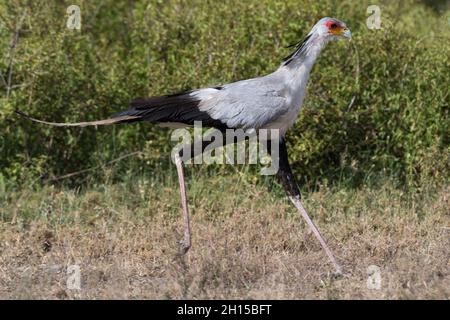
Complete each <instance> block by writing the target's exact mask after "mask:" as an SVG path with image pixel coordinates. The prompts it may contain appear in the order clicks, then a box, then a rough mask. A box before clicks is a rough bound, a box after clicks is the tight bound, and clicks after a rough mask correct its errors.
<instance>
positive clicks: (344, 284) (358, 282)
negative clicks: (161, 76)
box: [0, 177, 450, 299]
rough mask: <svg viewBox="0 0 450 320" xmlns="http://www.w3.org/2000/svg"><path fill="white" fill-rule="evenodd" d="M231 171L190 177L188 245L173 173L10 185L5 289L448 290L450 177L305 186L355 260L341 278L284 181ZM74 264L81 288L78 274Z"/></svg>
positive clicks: (180, 292) (58, 292) (398, 293)
mask: <svg viewBox="0 0 450 320" xmlns="http://www.w3.org/2000/svg"><path fill="white" fill-rule="evenodd" d="M194 180H195V179H193V178H192V177H191V181H190V185H191V186H192V185H195V184H196V183H197V182H196V181H194ZM226 181H227V182H224V181H223V180H222V181H220V180H219V181H216V182H212V183H210V184H209V185H207V186H205V185H198V184H197V185H196V187H192V188H191V191H190V197H191V199H193V201H192V202H193V203H192V204H191V207H192V209H193V207H194V206H195V209H193V211H194V214H193V222H192V224H193V241H194V245H193V247H192V249H191V251H190V252H189V253H188V254H187V255H186V256H185V257H183V258H180V257H177V256H176V252H177V249H178V247H177V240H179V239H181V234H182V228H181V218H180V216H179V212H178V210H179V204H178V190H177V189H176V188H172V187H171V186H176V184H175V182H173V181H169V182H168V183H167V184H166V186H165V187H164V188H158V189H157V186H156V185H155V184H154V183H153V182H151V181H148V180H144V179H141V180H138V181H135V182H134V183H124V184H115V185H114V184H112V185H105V186H99V187H93V188H92V189H90V190H87V191H83V192H76V191H74V190H70V189H58V188H55V187H47V188H44V189H42V190H40V191H30V190H21V191H19V192H13V193H9V194H8V195H7V196H5V197H4V198H3V200H2V201H3V202H4V204H3V205H2V208H1V209H0V218H1V220H0V223H1V224H0V298H6V299H10V298H20V299H27V298H32V299H42V298H50V299H78V298H88V299H93V298H96V299H109V298H114V299H116V298H131V299H135V298H146V299H147V298H150V299H153V298H156V299H180V298H194V299H202V298H203V299H204V298H206V299H212V298H219V299H221V298H227V299H229V298H237V299H243V298H244V299H245V298H250V299H268V298H271V299H291V298H293V299H303V298H312V299H347V298H352V299H353V298H354V299H368V298H375V299H384V298H388V299H405V298H406V299H423V298H432V299H435V298H436V299H437V298H439V299H448V298H450V237H449V236H450V222H449V221H450V220H449V211H450V210H449V209H450V203H449V202H450V199H449V196H450V189H449V187H444V188H439V189H438V190H435V189H433V191H431V190H425V191H422V192H421V193H419V194H415V195H411V194H408V193H404V192H402V191H399V190H398V189H395V188H393V187H391V186H390V185H389V184H385V185H384V186H382V187H378V188H368V187H367V188H361V189H359V190H348V189H347V190H346V189H341V190H339V189H332V188H331V189H330V188H326V187H322V188H321V189H320V191H316V192H310V193H308V194H306V195H305V206H306V207H307V209H309V211H310V212H311V214H312V215H313V218H314V219H315V221H316V223H317V224H318V225H319V227H320V228H321V230H322V232H323V234H324V235H325V237H326V238H327V239H328V241H329V244H330V246H331V247H332V248H334V250H335V252H336V255H337V256H338V259H339V260H340V261H341V262H342V263H343V265H344V266H345V271H346V272H345V275H344V276H343V277H341V278H338V279H335V278H333V277H332V276H331V275H330V272H331V271H332V267H331V266H330V265H329V263H328V260H327V258H326V256H325V255H324V253H323V251H322V250H321V248H320V246H319V245H318V243H317V241H316V240H315V238H314V237H313V235H312V234H310V233H309V232H308V231H307V229H306V226H305V224H304V223H303V221H301V219H300V217H299V216H298V215H297V214H296V212H295V211H294V210H293V208H292V207H291V206H290V205H289V203H287V202H286V201H284V200H283V199H282V198H281V197H280V195H281V193H280V190H278V189H276V190H275V192H271V193H270V194H269V193H268V192H267V187H264V186H252V185H251V183H249V182H245V181H240V178H239V181H238V180H237V179H236V178H233V177H228V178H227V180H226ZM242 185H245V186H247V188H244V190H242V189H243V188H242ZM154 190H158V191H154ZM213 190H214V191H213ZM217 190H218V191H217ZM74 264H76V265H78V266H79V267H80V272H81V289H80V290H71V289H69V288H68V287H67V280H68V277H69V276H70V274H69V275H68V274H67V268H68V266H70V265H74ZM371 265H375V266H378V267H379V268H380V271H381V273H380V276H381V287H380V288H379V289H370V288H368V286H367V280H368V277H369V274H368V267H369V266H371ZM71 279H72V278H71Z"/></svg>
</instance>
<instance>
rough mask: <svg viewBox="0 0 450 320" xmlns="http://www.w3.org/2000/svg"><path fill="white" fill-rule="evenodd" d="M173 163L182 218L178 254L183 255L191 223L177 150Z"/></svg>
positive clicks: (182, 168) (189, 241) (181, 166)
mask: <svg viewBox="0 0 450 320" xmlns="http://www.w3.org/2000/svg"><path fill="white" fill-rule="evenodd" d="M174 158H175V159H174V160H175V165H176V167H177V174H178V183H179V184H180V195H181V206H182V210H183V219H184V239H183V241H181V247H180V254H181V255H184V254H186V252H188V250H189V248H190V247H191V225H190V221H189V208H188V203H187V195H186V184H185V181H184V164H183V161H182V160H181V156H180V154H179V153H178V152H176V153H175V156H174Z"/></svg>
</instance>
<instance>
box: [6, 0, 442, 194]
mask: <svg viewBox="0 0 450 320" xmlns="http://www.w3.org/2000/svg"><path fill="white" fill-rule="evenodd" d="M70 4H71V3H69V2H66V1H45V2H31V1H20V0H8V1H5V0H2V1H0V52H2V55H1V57H0V71H1V77H2V78H3V79H4V80H5V81H3V80H2V79H1V78H0V132H1V140H0V147H1V150H0V152H1V156H0V174H1V175H0V177H2V179H1V181H2V182H1V185H2V188H5V185H6V186H7V185H8V183H9V184H11V185H14V184H17V183H18V184H20V183H23V182H25V181H33V179H37V178H44V179H47V178H51V177H53V176H57V175H62V174H66V173H69V172H74V171H78V170H82V169H84V168H104V167H105V164H107V163H108V162H109V161H111V160H112V159H115V158H117V157H119V156H121V155H123V154H127V153H131V152H134V151H137V150H144V151H145V155H144V156H142V157H140V158H127V160H124V161H121V162H115V163H114V167H115V171H114V174H113V176H115V177H118V176H120V173H126V172H131V171H132V172H136V173H140V172H142V171H145V170H149V171H152V170H153V171H154V170H162V169H163V168H165V167H166V166H168V165H169V154H170V143H168V142H169V131H167V130H163V129H160V128H158V127H155V126H151V125H145V124H138V125H130V126H118V127H105V128H98V129H93V128H88V129H80V128H71V129H63V128H52V127H47V126H42V125H36V124H31V123H29V122H27V121H25V120H23V119H19V118H17V117H16V116H15V115H14V114H13V113H12V111H13V110H14V109H21V110H23V111H25V112H28V113H30V114H32V115H33V116H35V117H37V118H42V119H46V120H50V121H60V122H62V121H81V120H94V119H99V118H104V117H106V116H108V115H109V114H111V113H113V112H115V111H118V110H121V109H124V108H126V106H127V104H128V102H129V101H130V100H131V99H132V98H135V97H138V96H149V95H157V94H164V93H168V92H176V91H179V90H183V89H188V88H195V87H202V86H208V85H217V84H220V83H226V82H229V81H233V80H239V79H242V78H247V77H254V76H258V75H262V74H265V73H268V72H271V71H272V70H274V69H275V68H277V66H278V64H279V63H280V60H281V58H282V57H284V56H285V55H287V54H288V53H289V49H285V47H286V46H287V45H289V44H292V43H295V42H297V41H298V40H299V39H300V38H301V37H303V36H304V35H305V33H306V32H308V30H309V28H310V27H311V26H312V25H313V24H314V23H315V22H316V21H317V20H318V19H319V18H321V17H322V16H335V17H338V18H340V19H342V20H344V21H345V22H347V24H348V25H349V26H350V28H351V29H352V31H353V33H354V41H353V42H352V43H348V42H340V43H332V44H330V45H329V47H328V48H327V49H326V50H325V51H324V53H323V56H322V57H321V58H320V60H319V61H318V63H317V65H316V66H315V68H314V70H313V72H312V76H311V81H310V85H309V94H308V98H307V100H306V104H305V107H304V109H303V111H302V112H301V114H300V117H299V120H298V122H297V123H296V126H295V128H294V130H292V131H291V132H290V134H289V136H288V140H289V145H290V149H291V150H290V152H291V157H292V159H293V160H294V163H295V168H294V170H295V171H296V173H297V174H298V175H299V176H301V177H302V178H303V179H304V180H314V179H317V178H318V177H322V178H326V179H331V180H333V179H335V178H336V177H340V176H343V175H345V176H351V177H354V178H356V180H355V181H356V182H357V181H358V179H359V180H361V179H362V178H363V177H367V176H368V175H370V174H377V173H380V172H387V173H388V174H389V175H393V176H397V177H400V178H401V179H402V181H403V182H405V183H407V184H417V183H421V182H422V181H424V179H425V180H428V179H432V180H436V181H437V180H440V181H445V179H447V178H448V173H449V167H448V163H449V161H448V160H449V153H450V150H449V123H450V122H449V119H448V110H449V100H450V99H449V83H450V81H449V80H450V61H449V57H450V46H449V44H448V43H449V36H450V24H449V22H448V19H449V17H450V14H449V12H450V11H449V9H448V7H446V6H445V5H444V6H442V5H436V2H434V1H423V2H420V1H412V0H408V1H400V2H393V1H382V2H380V3H379V5H380V8H381V10H382V29H381V30H369V29H368V28H367V27H366V24H365V21H366V19H367V14H366V8H367V6H368V5H369V4H371V3H369V2H368V1H362V2H360V3H357V4H356V3H354V2H353V1H339V3H336V2H335V1H331V0H329V1H320V3H319V2H317V1H312V0H302V1H299V0H295V1H294V0H284V1H275V0H262V1H261V0H258V1H256V0H251V1H200V0H198V1H197V0H192V1H183V0H169V1H159V0H154V1H112V0H106V1H78V4H79V5H80V7H81V14H82V27H81V30H80V31H78V30H69V29H67V28H66V20H67V15H66V8H67V7H68V6H69V5H70ZM436 8H439V9H436ZM445 10H447V11H445ZM24 14H25V16H23V15H24ZM22 16H23V17H24V18H23V19H22V26H21V28H20V31H19V32H18V42H17V45H16V47H15V49H10V48H11V43H12V39H13V37H14V34H15V33H16V29H17V26H18V25H19V22H20V21H21V17H22ZM11 57H12V59H11ZM11 61H12V62H11ZM9 73H11V79H12V81H11V83H8V75H9ZM8 86H9V87H11V90H10V94H9V96H8V94H7V91H8V89H7V87H8ZM220 170H232V169H226V168H225V169H223V168H221V169H220ZM95 172H96V170H93V171H90V173H91V174H92V173H94V176H95ZM99 172H101V173H103V172H104V171H103V170H99ZM76 177H77V178H78V177H80V176H76ZM6 181H8V182H6ZM78 182H79V181H78Z"/></svg>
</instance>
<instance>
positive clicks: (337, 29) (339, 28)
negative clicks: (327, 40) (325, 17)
mask: <svg viewBox="0 0 450 320" xmlns="http://www.w3.org/2000/svg"><path fill="white" fill-rule="evenodd" d="M333 25H336V27H334V28H333V27H332V26H333ZM325 26H326V27H327V28H328V30H329V31H330V32H331V33H332V34H335V35H339V34H341V33H342V30H343V29H344V26H343V25H342V24H341V23H339V22H337V21H335V20H330V21H327V23H325Z"/></svg>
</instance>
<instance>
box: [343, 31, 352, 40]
mask: <svg viewBox="0 0 450 320" xmlns="http://www.w3.org/2000/svg"><path fill="white" fill-rule="evenodd" d="M341 35H342V36H343V37H345V38H348V39H351V38H352V32H351V31H350V29H349V28H345V29H344V30H342V33H341Z"/></svg>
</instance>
